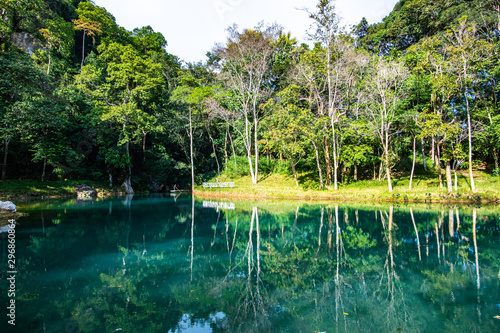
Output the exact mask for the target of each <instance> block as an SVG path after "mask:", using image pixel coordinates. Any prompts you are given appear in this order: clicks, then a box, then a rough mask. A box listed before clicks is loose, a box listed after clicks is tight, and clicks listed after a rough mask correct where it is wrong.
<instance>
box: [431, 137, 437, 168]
mask: <svg viewBox="0 0 500 333" xmlns="http://www.w3.org/2000/svg"><path fill="white" fill-rule="evenodd" d="M435 143H436V140H435V139H434V137H432V150H431V159H432V165H434V164H435V163H436V149H435Z"/></svg>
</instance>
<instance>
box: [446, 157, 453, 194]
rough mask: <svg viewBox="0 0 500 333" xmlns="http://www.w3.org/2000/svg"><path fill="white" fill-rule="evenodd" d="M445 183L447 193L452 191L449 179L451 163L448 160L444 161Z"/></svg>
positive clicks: (451, 183) (451, 182)
mask: <svg viewBox="0 0 500 333" xmlns="http://www.w3.org/2000/svg"><path fill="white" fill-rule="evenodd" d="M446 185H447V188H448V194H449V193H451V192H452V191H453V181H452V179H451V163H450V160H447V161H446Z"/></svg>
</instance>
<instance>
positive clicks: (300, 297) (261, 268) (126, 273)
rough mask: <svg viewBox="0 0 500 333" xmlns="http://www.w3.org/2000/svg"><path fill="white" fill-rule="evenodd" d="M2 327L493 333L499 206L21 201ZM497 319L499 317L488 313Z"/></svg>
mask: <svg viewBox="0 0 500 333" xmlns="http://www.w3.org/2000/svg"><path fill="white" fill-rule="evenodd" d="M18 208H19V211H20V212H22V213H23V214H24V216H22V217H20V218H19V219H18V220H17V221H16V227H15V231H16V232H15V241H16V243H15V244H16V253H15V259H16V261H15V265H16V275H15V277H16V282H15V287H16V290H15V297H14V299H15V306H16V308H15V324H16V325H15V326H12V325H10V324H8V320H9V318H8V317H7V316H5V313H6V311H5V308H6V307H7V306H8V305H9V302H10V300H11V297H9V296H8V293H7V290H8V289H9V281H8V280H7V278H8V277H9V274H8V273H7V272H8V271H9V267H8V260H7V259H8V251H7V249H8V238H7V233H5V232H3V233H1V234H0V235H1V246H2V250H1V251H2V271H1V272H0V274H1V282H0V285H1V290H2V293H1V295H0V300H1V302H2V308H3V309H4V310H3V316H2V317H3V318H2V319H1V322H0V331H1V332H30V333H31V332H55V333H60V332H62V333H75V332H172V333H173V332H190V333H194V332H304V333H305V332H309V333H313V332H377V333H379V332H499V331H500V319H498V316H499V315H500V232H499V229H500V208H498V207H495V206H473V205H469V206H453V205H437V204H431V205H423V204H421V205H418V204H412V203H408V204H380V203H341V202H324V203H322V202H321V203H320V202H303V201H258V202H257V201H255V202H249V201H230V200H226V201H223V200H219V199H212V200H207V199H197V198H192V197H190V196H180V197H171V196H166V195H159V196H134V197H123V198H110V199H103V200H98V201H76V200H68V199H57V200H56V199H50V200H43V201H32V202H25V203H20V204H19V207H18ZM495 317H497V318H495Z"/></svg>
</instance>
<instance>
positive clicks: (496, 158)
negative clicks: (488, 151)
mask: <svg viewBox="0 0 500 333" xmlns="http://www.w3.org/2000/svg"><path fill="white" fill-rule="evenodd" d="M493 159H494V160H495V169H498V150H497V148H496V147H493Z"/></svg>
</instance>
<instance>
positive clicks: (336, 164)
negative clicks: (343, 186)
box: [332, 114, 339, 190]
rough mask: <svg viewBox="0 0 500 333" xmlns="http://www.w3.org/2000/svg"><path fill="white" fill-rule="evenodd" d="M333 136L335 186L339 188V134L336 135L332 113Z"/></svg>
mask: <svg viewBox="0 0 500 333" xmlns="http://www.w3.org/2000/svg"><path fill="white" fill-rule="evenodd" d="M332 137H333V188H334V189H335V190H337V189H338V187H339V186H338V169H339V163H338V161H337V136H336V135H335V124H334V123H333V114H332Z"/></svg>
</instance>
